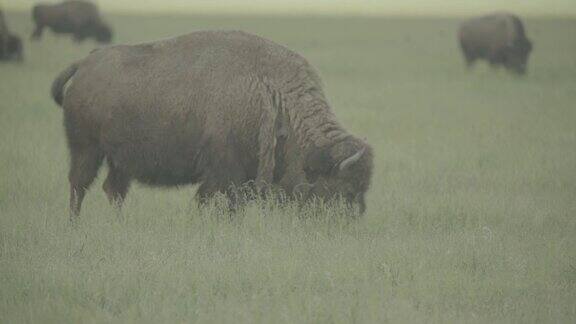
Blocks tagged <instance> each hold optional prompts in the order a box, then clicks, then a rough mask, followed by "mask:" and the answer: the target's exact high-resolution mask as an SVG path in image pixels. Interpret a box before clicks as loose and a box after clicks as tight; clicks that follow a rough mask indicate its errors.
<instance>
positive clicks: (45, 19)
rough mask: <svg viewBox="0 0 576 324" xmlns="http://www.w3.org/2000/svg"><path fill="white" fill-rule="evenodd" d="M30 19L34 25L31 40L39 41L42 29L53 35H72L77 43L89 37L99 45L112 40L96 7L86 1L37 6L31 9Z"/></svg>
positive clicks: (78, 0) (79, 0) (110, 32)
mask: <svg viewBox="0 0 576 324" xmlns="http://www.w3.org/2000/svg"><path fill="white" fill-rule="evenodd" d="M32 18H33V19H34V23H35V24H36V29H35V30H34V32H33V33H32V39H39V38H40V36H41V35H42V31H43V29H44V27H49V28H50V29H52V31H53V32H55V33H59V34H72V35H73V37H74V40H75V41H77V42H81V41H83V40H84V39H86V38H90V37H92V38H94V39H95V40H97V41H98V42H100V43H109V42H110V41H111V40H112V31H111V29H110V27H108V25H107V24H106V23H105V22H103V21H102V19H101V18H100V14H99V13H98V8H96V5H94V4H93V3H91V2H88V1H82V0H70V1H64V2H62V3H58V4H39V5H36V6H34V8H33V9H32Z"/></svg>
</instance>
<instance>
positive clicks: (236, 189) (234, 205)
mask: <svg viewBox="0 0 576 324" xmlns="http://www.w3.org/2000/svg"><path fill="white" fill-rule="evenodd" d="M247 182H248V179H247V177H246V172H245V171H244V170H243V169H242V168H241V167H240V166H239V165H238V164H237V163H226V164H222V163H217V164H215V165H214V167H213V168H212V169H211V170H210V171H209V172H207V173H206V177H205V180H204V181H203V182H202V185H200V188H198V191H197V193H196V199H197V200H198V203H199V204H200V205H205V204H206V203H207V202H208V200H209V199H211V198H213V197H214V196H215V195H216V194H218V193H221V194H224V195H225V196H226V198H227V202H228V208H229V210H230V211H236V210H237V209H238V207H239V206H240V205H241V204H243V202H244V201H245V199H243V197H242V190H241V189H242V187H243V185H244V184H246V183H247Z"/></svg>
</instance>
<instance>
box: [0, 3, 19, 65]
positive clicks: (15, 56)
mask: <svg viewBox="0 0 576 324" xmlns="http://www.w3.org/2000/svg"><path fill="white" fill-rule="evenodd" d="M23 51H24V50H23V47H22V41H21V40H20V37H18V36H16V35H14V34H12V33H11V32H10V30H9V29H8V26H7V25H6V20H5V19H4V13H3V12H2V10H0V60H16V61H22V60H23V59H24V53H23Z"/></svg>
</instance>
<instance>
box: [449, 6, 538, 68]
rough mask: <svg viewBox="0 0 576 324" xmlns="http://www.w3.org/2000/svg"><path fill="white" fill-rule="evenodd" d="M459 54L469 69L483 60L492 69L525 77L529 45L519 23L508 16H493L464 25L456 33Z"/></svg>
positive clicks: (530, 49)
mask: <svg viewBox="0 0 576 324" xmlns="http://www.w3.org/2000/svg"><path fill="white" fill-rule="evenodd" d="M458 37H459V40H460V47H461V49H462V54H463V55H464V59H465V60H466V64H467V65H468V66H469V67H470V66H471V65H472V64H473V63H474V62H475V61H476V60H478V59H484V60H486V61H488V62H489V63H490V64H491V65H492V66H498V65H501V66H504V67H505V68H506V69H508V70H510V71H513V72H516V73H518V74H524V73H526V64H527V61H528V56H529V54H530V52H531V51H532V42H530V40H528V38H526V33H525V31H524V26H523V25H522V22H521V21H520V19H519V18H518V17H517V16H515V15H512V14H507V13H494V14H490V15H486V16H482V17H478V18H473V19H470V20H468V21H465V22H464V23H462V25H461V26H460V30H459V33H458Z"/></svg>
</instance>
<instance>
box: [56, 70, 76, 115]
mask: <svg viewBox="0 0 576 324" xmlns="http://www.w3.org/2000/svg"><path fill="white" fill-rule="evenodd" d="M78 66H79V64H78V63H74V64H72V65H70V66H69V67H68V68H66V70H64V71H62V72H60V74H59V75H58V77H56V79H55V80H54V81H53V82H52V90H51V92H52V99H54V102H56V103H57V104H58V105H59V106H62V102H63V101H64V87H65V86H66V83H67V82H68V80H70V78H71V77H72V76H73V75H74V73H76V71H77V70H78Z"/></svg>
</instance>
